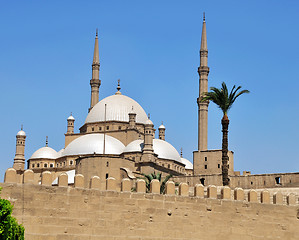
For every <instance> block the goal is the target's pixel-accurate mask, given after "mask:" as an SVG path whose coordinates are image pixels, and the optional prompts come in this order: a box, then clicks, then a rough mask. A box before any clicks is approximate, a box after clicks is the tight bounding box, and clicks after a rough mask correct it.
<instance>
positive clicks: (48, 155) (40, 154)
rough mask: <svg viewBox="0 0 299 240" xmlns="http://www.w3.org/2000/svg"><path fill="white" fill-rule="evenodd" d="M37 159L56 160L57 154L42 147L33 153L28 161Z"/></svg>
mask: <svg viewBox="0 0 299 240" xmlns="http://www.w3.org/2000/svg"><path fill="white" fill-rule="evenodd" d="M38 158H43V159H56V158H57V152H56V151H55V150H54V149H53V148H50V147H42V148H40V149H38V150H37V151H35V152H34V153H33V154H32V156H31V158H30V159H38Z"/></svg>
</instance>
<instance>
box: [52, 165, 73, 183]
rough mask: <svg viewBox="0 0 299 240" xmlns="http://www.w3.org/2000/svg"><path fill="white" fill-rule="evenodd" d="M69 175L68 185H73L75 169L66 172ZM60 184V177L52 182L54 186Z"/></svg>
mask: <svg viewBox="0 0 299 240" xmlns="http://www.w3.org/2000/svg"><path fill="white" fill-rule="evenodd" d="M65 173H66V174H67V182H68V184H73V183H74V182H75V181H74V179H75V174H76V173H75V169H73V170H70V171H67V172H65ZM57 184H58V177H57V178H55V180H54V181H53V182H52V185H57Z"/></svg>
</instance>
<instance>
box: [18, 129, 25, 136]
mask: <svg viewBox="0 0 299 240" xmlns="http://www.w3.org/2000/svg"><path fill="white" fill-rule="evenodd" d="M17 136H26V133H25V132H24V131H23V130H21V131H18V133H17Z"/></svg>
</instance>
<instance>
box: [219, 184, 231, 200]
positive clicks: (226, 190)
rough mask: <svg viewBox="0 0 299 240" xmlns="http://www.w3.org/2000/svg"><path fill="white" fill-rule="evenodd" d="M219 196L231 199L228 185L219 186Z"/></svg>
mask: <svg viewBox="0 0 299 240" xmlns="http://www.w3.org/2000/svg"><path fill="white" fill-rule="evenodd" d="M221 198H222V199H231V189H230V188H229V187H228V186H225V187H222V188H221Z"/></svg>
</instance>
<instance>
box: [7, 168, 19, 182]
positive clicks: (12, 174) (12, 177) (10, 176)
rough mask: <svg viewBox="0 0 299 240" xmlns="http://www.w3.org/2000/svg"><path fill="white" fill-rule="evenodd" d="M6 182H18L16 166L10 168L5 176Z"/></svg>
mask: <svg viewBox="0 0 299 240" xmlns="http://www.w3.org/2000/svg"><path fill="white" fill-rule="evenodd" d="M4 182H5V183H16V182H17V171H16V170H15V169H14V168H8V169H7V170H6V172H5V176H4Z"/></svg>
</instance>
